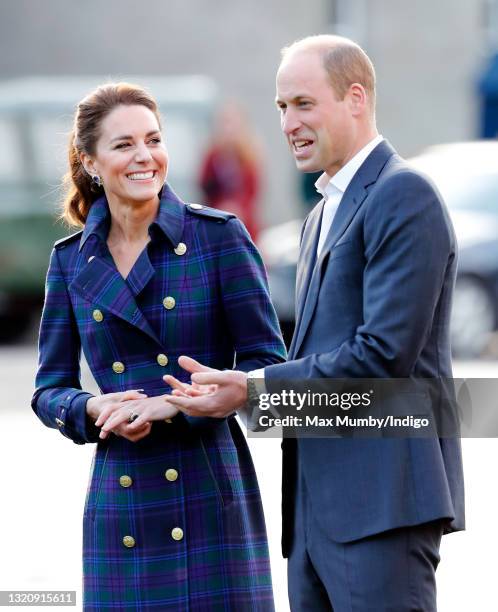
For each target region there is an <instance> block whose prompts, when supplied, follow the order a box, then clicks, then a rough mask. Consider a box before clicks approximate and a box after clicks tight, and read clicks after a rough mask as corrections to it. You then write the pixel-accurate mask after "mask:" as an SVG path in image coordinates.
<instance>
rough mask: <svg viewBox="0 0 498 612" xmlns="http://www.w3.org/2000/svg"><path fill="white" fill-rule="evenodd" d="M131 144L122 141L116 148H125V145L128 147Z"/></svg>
mask: <svg viewBox="0 0 498 612" xmlns="http://www.w3.org/2000/svg"><path fill="white" fill-rule="evenodd" d="M128 145H129V143H128V142H121V143H119V144H118V145H116V146H115V147H114V148H115V149H124V148H125V147H127V146H128Z"/></svg>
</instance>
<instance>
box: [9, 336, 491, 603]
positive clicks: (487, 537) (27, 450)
mask: <svg viewBox="0 0 498 612" xmlns="http://www.w3.org/2000/svg"><path fill="white" fill-rule="evenodd" d="M35 368H36V353H35V349H34V347H33V346H32V345H25V346H19V347H12V348H3V349H0V383H1V389H2V393H3V397H4V400H3V402H2V406H1V408H0V419H1V424H2V425H1V431H2V435H3V440H2V444H1V445H0V466H1V472H0V474H1V485H2V502H1V504H0V525H1V531H0V534H1V535H0V545H1V551H2V554H1V558H2V560H3V563H2V570H1V572H0V589H2V590H5V589H65V590H69V589H74V590H77V591H78V593H79V601H81V596H80V595H81V587H80V582H81V580H80V574H81V562H80V546H81V515H82V508H83V503H84V497H85V492H86V491H85V490H86V484H87V478H88V471H89V466H90V461H91V455H92V451H93V449H92V446H90V445H88V446H78V445H75V444H72V443H71V442H70V441H69V440H67V439H65V438H63V437H62V436H60V435H59V434H58V433H57V432H55V431H53V430H49V429H46V428H44V427H43V426H42V425H41V424H40V423H39V421H38V420H37V419H36V418H35V417H34V415H33V413H32V412H31V408H30V407H29V399H30V397H31V393H32V384H33V383H32V380H33V376H34V371H35ZM455 375H456V376H460V377H468V378H470V377H489V378H491V377H493V378H494V377H497V375H498V362H473V363H457V364H456V368H455ZM91 385H92V383H91V381H90V380H89V378H87V377H85V388H91ZM249 442H250V445H251V448H252V451H253V457H254V460H255V463H256V468H257V470H258V475H259V479H260V485H261V489H262V494H263V500H264V502H265V512H266V517H267V523H268V532H269V537H270V546H271V554H272V562H273V573H274V584H275V592H276V598H277V612H288V605H287V597H286V586H285V564H284V562H283V561H282V560H281V558H280V554H279V540H280V519H279V514H280V493H279V489H280V445H279V441H278V440H250V441H249ZM463 446H464V461H465V476H466V484H467V518H468V531H467V532H465V533H460V534H454V535H451V536H448V537H446V538H444V540H443V545H442V549H441V557H442V562H441V565H440V568H439V570H438V585H439V610H440V612H460V611H461V612H464V611H465V612H466V611H467V610H478V611H479V612H488V611H489V612H491V611H494V610H496V609H498V592H497V587H496V584H497V579H496V556H497V553H498V534H497V532H496V529H495V528H494V525H495V522H496V516H497V513H498V487H497V486H496V482H497V477H496V475H495V471H497V470H498V440H496V439H491V440H488V439H480V440H464V441H463ZM44 609H48V608H44ZM54 609H56V610H57V609H60V608H54Z"/></svg>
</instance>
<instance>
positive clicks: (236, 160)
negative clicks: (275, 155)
mask: <svg viewBox="0 0 498 612" xmlns="http://www.w3.org/2000/svg"><path fill="white" fill-rule="evenodd" d="M261 157H262V154H261V150H260V146H259V142H258V141H257V138H255V136H254V135H253V133H252V132H251V129H250V124H249V121H248V118H247V117H246V116H245V114H244V113H243V112H242V110H241V109H240V107H239V106H238V105H237V104H236V103H235V102H234V101H231V102H227V103H226V104H225V105H224V106H223V107H222V109H221V111H220V113H219V116H218V119H217V121H216V126H215V131H214V134H213V137H212V140H211V143H210V146H209V148H208V149H207V151H206V154H205V157H204V160H203V162H202V164H201V169H200V172H199V186H200V188H201V190H202V193H203V197H204V199H205V201H206V203H207V204H209V206H213V207H214V208H220V209H222V210H227V211H230V212H232V213H234V214H236V215H237V216H238V217H239V218H240V219H241V220H242V221H243V223H244V225H245V226H246V228H247V230H248V232H249V234H250V235H251V237H252V239H253V240H254V241H256V239H257V237H258V233H259V219H258V195H259V192H260V185H261Z"/></svg>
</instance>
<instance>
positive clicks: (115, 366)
mask: <svg viewBox="0 0 498 612" xmlns="http://www.w3.org/2000/svg"><path fill="white" fill-rule="evenodd" d="M112 369H113V370H114V371H115V372H116V374H122V373H123V372H124V371H125V367H124V363H121V361H115V362H114V363H113V364H112Z"/></svg>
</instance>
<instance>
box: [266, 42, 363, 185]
mask: <svg viewBox="0 0 498 612" xmlns="http://www.w3.org/2000/svg"><path fill="white" fill-rule="evenodd" d="M276 103H277V106H278V107H279V109H280V117H281V125H282V131H283V132H284V134H285V136H286V137H287V141H288V143H289V146H290V149H291V151H292V154H293V155H294V159H295V160H296V165H297V168H298V169H299V170H302V171H303V172H317V171H319V170H322V171H325V172H326V173H327V174H328V175H329V176H333V175H334V174H336V172H338V170H340V169H341V168H342V167H343V166H344V164H345V163H347V162H348V161H349V159H351V157H352V154H354V139H355V124H354V120H353V117H352V115H351V112H350V108H351V107H350V98H349V96H348V95H347V94H346V96H345V97H344V100H337V97H336V94H335V92H334V90H333V89H332V86H331V85H330V81H329V80H328V77H327V73H326V72H325V69H324V67H323V64H322V59H321V57H320V55H319V53H318V52H317V51H316V50H305V51H297V52H295V53H293V54H292V55H291V56H290V57H288V58H286V59H284V61H283V62H282V64H281V65H280V68H279V70H278V73H277V97H276Z"/></svg>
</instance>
